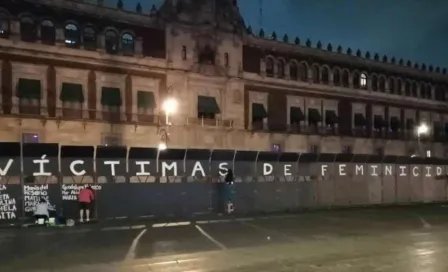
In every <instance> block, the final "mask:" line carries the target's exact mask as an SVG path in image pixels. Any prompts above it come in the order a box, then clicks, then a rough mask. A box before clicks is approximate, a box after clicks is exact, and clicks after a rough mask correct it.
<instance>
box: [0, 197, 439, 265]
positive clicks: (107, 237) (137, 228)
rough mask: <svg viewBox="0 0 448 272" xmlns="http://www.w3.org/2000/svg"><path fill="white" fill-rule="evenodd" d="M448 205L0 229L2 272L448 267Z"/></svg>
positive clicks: (0, 263)
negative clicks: (238, 217)
mask: <svg viewBox="0 0 448 272" xmlns="http://www.w3.org/2000/svg"><path fill="white" fill-rule="evenodd" d="M447 254H448V207H443V206H433V207H424V208H421V207H400V208H388V209H366V210H345V211H324V212H313V213H311V212H310V213H303V214H297V215H285V216H280V215H278V216H267V217H257V218H240V219H226V218H225V217H223V218H222V219H220V220H213V221H197V222H188V221H186V222H171V223H169V224H166V223H157V224H153V223H150V222H149V221H148V222H146V224H142V222H139V224H138V225H137V224H131V223H129V222H125V221H123V222H122V223H115V224H114V226H111V225H108V224H98V225H91V226H75V227H73V228H63V229H52V228H45V229H35V228H31V229H20V230H13V229H9V230H0V271H2V272H3V271H36V272H37V271H42V272H44V271H58V272H59V271H61V272H69V271H97V272H102V271H107V272H109V271H117V272H118V271H123V272H128V271H129V272H130V271H132V272H141V271H151V272H159V271H160V272H161V271H170V272H171V271H172V272H177V271H179V272H180V271H190V272H193V271H195V272H199V271H201V272H202V271H222V272H226V271H229V272H230V271H240V272H243V271H246V272H252V271H257V272H263V271H301V272H308V271H310V272H321V271H332V272H342V271H364V272H370V271H372V272H373V271H375V272H376V271H385V272H389V271H390V272H392V271H393V272H400V271H404V272H413V271H416V272H417V271H418V272H424V271H428V272H429V271H431V272H438V271H441V272H442V271H443V272H446V271H448V259H447V257H446V256H448V255H447Z"/></svg>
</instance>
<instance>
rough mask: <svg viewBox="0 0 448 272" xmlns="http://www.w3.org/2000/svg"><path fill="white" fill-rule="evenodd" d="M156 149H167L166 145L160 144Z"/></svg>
mask: <svg viewBox="0 0 448 272" xmlns="http://www.w3.org/2000/svg"><path fill="white" fill-rule="evenodd" d="M158 148H159V150H160V151H162V150H166V148H167V146H166V143H160V144H159V146H158Z"/></svg>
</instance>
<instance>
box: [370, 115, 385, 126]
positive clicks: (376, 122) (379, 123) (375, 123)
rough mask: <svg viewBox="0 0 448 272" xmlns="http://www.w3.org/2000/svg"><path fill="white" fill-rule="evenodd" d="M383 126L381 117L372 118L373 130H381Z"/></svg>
mask: <svg viewBox="0 0 448 272" xmlns="http://www.w3.org/2000/svg"><path fill="white" fill-rule="evenodd" d="M384 126H385V122H384V118H383V116H381V115H375V116H373V127H374V128H382V127H384Z"/></svg>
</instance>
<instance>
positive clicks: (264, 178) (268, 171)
mask: <svg viewBox="0 0 448 272" xmlns="http://www.w3.org/2000/svg"><path fill="white" fill-rule="evenodd" d="M279 155H280V154H279V152H264V151H263V152H258V154H257V161H256V164H255V176H256V177H257V178H258V179H257V181H259V182H269V181H270V182H272V181H274V180H275V178H276V172H277V171H275V169H278V167H279V165H278V159H279Z"/></svg>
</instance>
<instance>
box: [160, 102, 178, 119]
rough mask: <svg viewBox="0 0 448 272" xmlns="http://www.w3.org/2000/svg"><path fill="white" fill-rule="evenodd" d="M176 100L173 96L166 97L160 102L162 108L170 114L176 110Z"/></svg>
mask: <svg viewBox="0 0 448 272" xmlns="http://www.w3.org/2000/svg"><path fill="white" fill-rule="evenodd" d="M178 105H179V104H178V102H177V100H176V99H174V98H168V99H166V100H165V101H163V104H162V110H163V111H164V112H165V114H167V115H171V114H174V113H176V112H177V107H178Z"/></svg>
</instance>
